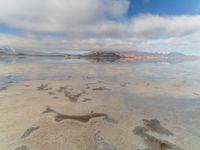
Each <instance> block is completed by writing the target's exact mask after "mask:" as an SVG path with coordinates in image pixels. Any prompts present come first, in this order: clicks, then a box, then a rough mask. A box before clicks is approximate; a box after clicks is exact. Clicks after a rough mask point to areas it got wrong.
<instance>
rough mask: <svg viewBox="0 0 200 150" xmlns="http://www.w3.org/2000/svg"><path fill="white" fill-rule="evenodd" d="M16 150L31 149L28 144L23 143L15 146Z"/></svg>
mask: <svg viewBox="0 0 200 150" xmlns="http://www.w3.org/2000/svg"><path fill="white" fill-rule="evenodd" d="M15 150H30V148H29V147H28V146H26V145H22V146H20V147H17V148H15Z"/></svg>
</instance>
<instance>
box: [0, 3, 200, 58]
mask: <svg viewBox="0 0 200 150" xmlns="http://www.w3.org/2000/svg"><path fill="white" fill-rule="evenodd" d="M1 47H12V48H15V49H22V50H59V49H70V50H112V51H113V50H117V51H135V50H137V51H147V52H161V53H166V52H175V51H176V52H181V53H185V54H197V55H200V0H42V1H41V0H15V1H13V0H0V48H1Z"/></svg>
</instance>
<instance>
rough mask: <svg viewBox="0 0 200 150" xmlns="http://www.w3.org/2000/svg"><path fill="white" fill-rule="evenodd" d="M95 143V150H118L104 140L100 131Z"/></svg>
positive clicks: (96, 135)
mask: <svg viewBox="0 0 200 150" xmlns="http://www.w3.org/2000/svg"><path fill="white" fill-rule="evenodd" d="M94 141H95V147H94V150H117V148H116V147H115V146H113V145H111V144H109V143H107V142H105V140H104V138H103V137H102V136H101V135H100V131H98V132H97V133H96V134H95V137H94Z"/></svg>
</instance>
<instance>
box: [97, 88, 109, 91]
mask: <svg viewBox="0 0 200 150" xmlns="http://www.w3.org/2000/svg"><path fill="white" fill-rule="evenodd" d="M110 90H111V89H109V88H105V87H98V88H94V89H93V91H110Z"/></svg>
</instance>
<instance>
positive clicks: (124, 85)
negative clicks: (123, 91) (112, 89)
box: [120, 82, 129, 87]
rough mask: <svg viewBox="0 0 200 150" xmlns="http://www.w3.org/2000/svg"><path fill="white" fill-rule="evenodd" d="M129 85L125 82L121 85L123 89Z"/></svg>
mask: <svg viewBox="0 0 200 150" xmlns="http://www.w3.org/2000/svg"><path fill="white" fill-rule="evenodd" d="M128 84H129V83H128V82H124V83H120V86H121V87H126V86H127V85H128Z"/></svg>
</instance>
